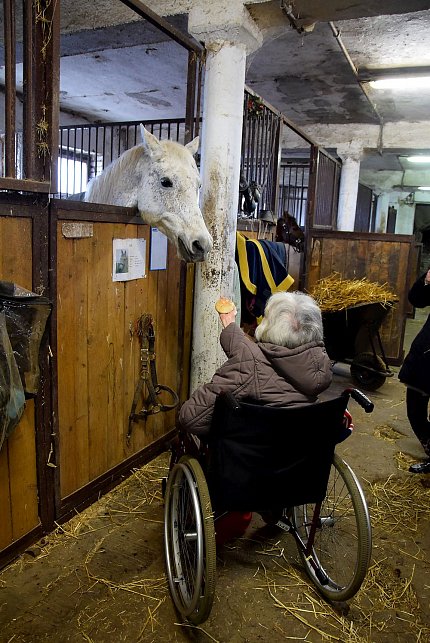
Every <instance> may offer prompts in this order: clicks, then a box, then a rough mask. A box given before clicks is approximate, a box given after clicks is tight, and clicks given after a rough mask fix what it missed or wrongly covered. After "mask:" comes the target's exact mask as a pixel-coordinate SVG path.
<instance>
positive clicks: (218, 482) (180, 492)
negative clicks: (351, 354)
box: [164, 388, 373, 625]
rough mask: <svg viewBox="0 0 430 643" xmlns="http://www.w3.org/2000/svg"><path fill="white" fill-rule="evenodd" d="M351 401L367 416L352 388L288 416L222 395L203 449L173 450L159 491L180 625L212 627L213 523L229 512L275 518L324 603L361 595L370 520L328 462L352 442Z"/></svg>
mask: <svg viewBox="0 0 430 643" xmlns="http://www.w3.org/2000/svg"><path fill="white" fill-rule="evenodd" d="M350 398H352V399H354V400H355V401H356V402H358V403H359V404H360V405H361V406H362V407H363V408H364V410H365V411H366V412H367V413H370V412H371V411H372V410H373V403H372V402H371V401H370V400H369V399H368V398H367V397H366V396H365V395H364V394H363V393H362V392H361V391H359V390H358V389H353V388H349V389H345V391H344V392H343V393H342V394H341V395H340V396H338V397H336V398H333V399H330V400H327V401H323V402H318V403H316V404H312V405H307V406H303V407H292V408H276V407H269V406H263V405H259V404H255V403H252V401H249V402H248V401H243V402H242V401H241V402H240V403H239V402H238V401H237V400H236V399H235V398H234V397H233V396H231V395H230V394H221V395H219V396H218V398H217V401H216V404H215V409H214V416H213V421H212V427H211V431H210V434H209V440H208V443H207V444H205V445H204V447H203V448H200V449H199V451H198V452H196V453H195V454H190V453H189V452H188V453H187V452H186V451H187V447H186V444H185V442H186V440H185V439H183V440H182V441H181V440H180V441H179V443H180V444H181V446H180V447H179V448H177V449H176V450H175V452H174V453H173V456H172V463H171V469H170V472H169V476H168V479H167V484H166V488H165V512H164V548H165V558H166V570H167V577H168V582H169V589H170V593H171V596H172V600H173V603H174V605H175V607H176V609H177V611H178V612H179V614H180V615H181V617H182V618H183V619H186V620H188V621H189V622H190V623H192V624H194V625H197V624H199V623H202V622H203V621H205V620H206V619H207V618H208V617H209V614H210V612H211V609H212V604H213V600H214V596H215V584H216V541H215V530H216V522H217V518H218V516H222V515H223V514H225V512H229V511H244V512H246V511H255V512H258V513H260V514H261V515H263V516H264V515H271V516H273V517H274V522H275V524H276V525H277V527H279V529H280V530H283V531H285V532H288V533H289V534H291V535H292V536H293V538H294V539H295V541H296V544H297V547H298V551H299V554H300V558H301V561H302V563H303V566H304V568H305V570H306V572H307V574H308V576H309V577H310V579H311V581H312V582H313V583H314V584H315V586H316V588H317V590H318V591H319V592H320V593H321V594H322V596H324V597H325V598H326V599H328V600H330V601H346V600H348V599H350V598H351V597H352V596H354V594H356V592H357V591H358V590H359V589H360V586H361V584H362V582H363V580H364V578H365V576H366V572H367V569H368V566H369V562H370V556H371V547H372V544H371V541H372V539H371V524H370V518H369V511H368V508H367V504H366V499H365V497H364V493H363V490H362V488H361V486H360V483H359V482H358V480H357V477H356V476H355V474H354V472H353V471H352V469H351V468H350V467H349V466H348V464H347V463H346V462H344V461H343V460H342V459H341V458H340V457H339V456H338V455H337V454H336V453H335V446H336V444H338V443H339V442H341V441H343V440H344V439H345V438H346V437H347V436H348V435H350V433H351V431H350V430H349V429H348V428H347V426H346V422H345V417H346V415H349V414H348V411H347V405H348V401H349V399H350ZM345 412H346V415H345ZM349 417H350V416H349ZM280 533H281V531H280Z"/></svg>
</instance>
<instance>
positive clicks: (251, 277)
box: [236, 232, 294, 323]
mask: <svg viewBox="0 0 430 643" xmlns="http://www.w3.org/2000/svg"><path fill="white" fill-rule="evenodd" d="M285 253H286V251H285V244H283V243H279V242H276V241H267V240H266V239H248V238H247V237H246V236H245V235H244V234H242V233H241V232H237V233H236V263H237V265H238V268H239V276H240V286H241V299H242V320H243V321H245V322H247V323H252V321H254V320H255V318H257V321H258V322H259V321H260V319H261V317H262V316H263V313H264V307H265V305H266V301H267V300H268V299H269V297H270V295H273V294H274V293H275V292H285V291H287V290H288V289H289V288H291V286H292V284H293V283H294V279H293V278H292V277H291V275H289V274H288V270H287V267H286V254H285Z"/></svg>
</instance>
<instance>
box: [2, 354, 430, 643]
mask: <svg viewBox="0 0 430 643" xmlns="http://www.w3.org/2000/svg"><path fill="white" fill-rule="evenodd" d="M394 370H396V371H397V370H398V369H394ZM348 373H349V369H348V368H346V367H345V366H338V367H336V375H335V377H334V383H333V388H332V392H333V393H334V392H337V391H339V390H341V389H343V388H344V387H345V386H348V385H349V384H350V380H349V377H348ZM371 397H372V399H373V401H374V402H375V411H374V412H373V414H371V415H366V414H365V413H364V412H363V411H362V410H361V409H360V408H359V407H358V406H357V405H355V404H354V405H353V406H352V404H351V406H350V410H351V412H352V413H353V417H354V421H355V426H356V428H355V430H354V433H353V435H352V437H351V438H349V439H348V440H347V441H346V442H344V443H343V444H342V445H339V447H338V451H339V452H340V453H341V454H342V455H343V457H344V458H345V459H346V460H347V461H348V462H349V464H350V465H351V466H352V468H353V469H354V470H355V472H356V473H357V474H358V476H359V478H360V480H361V482H362V484H363V487H364V489H365V492H366V496H367V499H368V503H369V505H370V510H371V516H372V525H373V537H374V545H373V555H372V563H371V568H370V571H369V574H368V576H367V578H366V580H365V583H364V585H363V587H362V589H361V590H360V592H359V593H358V594H357V595H356V596H355V597H354V598H353V599H352V600H351V601H350V602H349V604H348V605H342V606H338V607H334V606H331V605H329V604H328V603H327V602H325V601H324V600H322V599H321V598H320V597H319V596H318V594H317V593H316V592H315V591H314V589H313V587H312V585H310V584H309V583H308V581H307V579H306V577H305V575H304V572H303V570H302V568H301V566H300V563H299V560H298V556H297V552H296V549H295V544H294V541H293V540H292V538H291V537H290V536H288V535H287V537H286V541H285V549H283V550H282V549H281V548H280V545H279V534H278V533H273V531H272V533H271V532H270V529H269V530H268V529H267V528H265V527H264V526H263V523H262V522H259V520H258V518H254V520H253V522H252V524H251V526H250V528H249V529H248V531H247V533H246V535H245V538H243V539H240V540H237V541H235V542H233V543H231V544H229V545H228V546H224V547H223V548H220V549H219V550H218V560H217V595H216V599H215V603H214V607H213V610H212V614H211V616H210V618H209V620H208V621H207V622H206V623H204V624H203V625H202V626H201V627H200V628H193V627H190V626H187V625H186V624H183V623H181V622H180V620H179V618H178V616H177V615H176V614H175V612H174V610H173V607H172V603H171V600H170V597H169V594H168V591H167V586H166V580H165V574H164V556H163V544H162V516H163V514H162V512H163V507H162V498H161V493H160V478H161V477H162V476H163V475H164V474H165V471H166V466H167V462H168V457H167V454H164V455H162V456H160V457H159V458H158V459H157V460H156V461H154V462H153V463H151V464H150V465H148V466H147V467H145V468H143V469H140V470H138V471H136V473H135V474H134V475H133V476H132V477H131V478H130V479H129V480H127V481H125V482H124V483H123V484H122V485H120V486H119V487H118V488H116V489H115V490H114V491H112V492H111V493H110V494H108V495H107V496H105V497H104V498H102V499H101V500H100V501H99V502H98V503H96V504H95V505H94V506H92V507H91V508H90V509H88V510H87V511H85V512H83V513H82V514H80V515H78V516H76V517H75V518H73V520H72V521H70V522H69V523H67V524H65V525H63V526H62V527H61V528H59V529H58V530H57V533H55V534H52V535H50V536H49V537H46V538H44V539H43V540H42V541H40V542H39V543H38V544H37V545H35V546H34V547H32V548H30V549H29V550H28V551H27V552H26V553H25V554H24V555H23V556H21V557H20V558H19V559H18V560H17V561H16V562H15V563H14V564H12V565H11V566H9V567H8V568H6V569H4V570H3V572H2V573H1V574H0V627H1V629H0V642H1V643H6V642H7V643H9V642H10V643H11V642H12V641H13V642H14V643H17V642H26V643H33V642H39V641H55V642H62V641H72V642H80V641H89V642H91V641H93V642H94V643H110V642H112V643H119V642H121V641H127V642H130V643H138V642H140V641H154V642H164V641H198V642H200V641H202V642H204V641H218V642H220V643H230V642H232V643H236V642H237V643H238V642H247V641H249V642H251V643H254V642H255V643H257V642H258V641H270V642H271V643H276V642H278V641H286V640H294V641H304V640H306V641H307V642H310V643H318V642H320V641H346V642H357V643H361V642H366V643H396V642H405V643H406V642H407V643H409V642H418V641H419V642H428V641H430V610H429V602H430V581H429V578H430V577H429V568H430V562H429V561H430V522H429V520H428V518H429V511H430V489H429V486H430V476H417V475H412V474H409V473H408V472H407V468H408V465H409V463H410V462H411V461H412V460H415V459H419V458H421V456H422V453H421V449H420V446H419V444H418V442H417V441H416V439H415V438H414V436H413V435H412V433H411V430H410V428H409V426H408V422H407V420H406V416H405V404H404V397H405V396H404V389H403V386H402V385H401V384H400V383H399V382H398V381H397V379H396V377H394V378H392V379H388V380H387V381H386V383H385V384H384V385H383V386H382V387H381V388H380V389H379V390H378V391H376V392H375V393H373V394H371Z"/></svg>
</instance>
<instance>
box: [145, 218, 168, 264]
mask: <svg viewBox="0 0 430 643" xmlns="http://www.w3.org/2000/svg"><path fill="white" fill-rule="evenodd" d="M166 268H167V237H166V235H164V234H163V233H162V232H160V231H159V229H158V228H151V247H150V250H149V269H150V270H166Z"/></svg>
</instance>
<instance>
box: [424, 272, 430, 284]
mask: <svg viewBox="0 0 430 643" xmlns="http://www.w3.org/2000/svg"><path fill="white" fill-rule="evenodd" d="M424 285H425V286H430V268H429V269H428V270H427V274H426V276H425V277H424Z"/></svg>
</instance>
